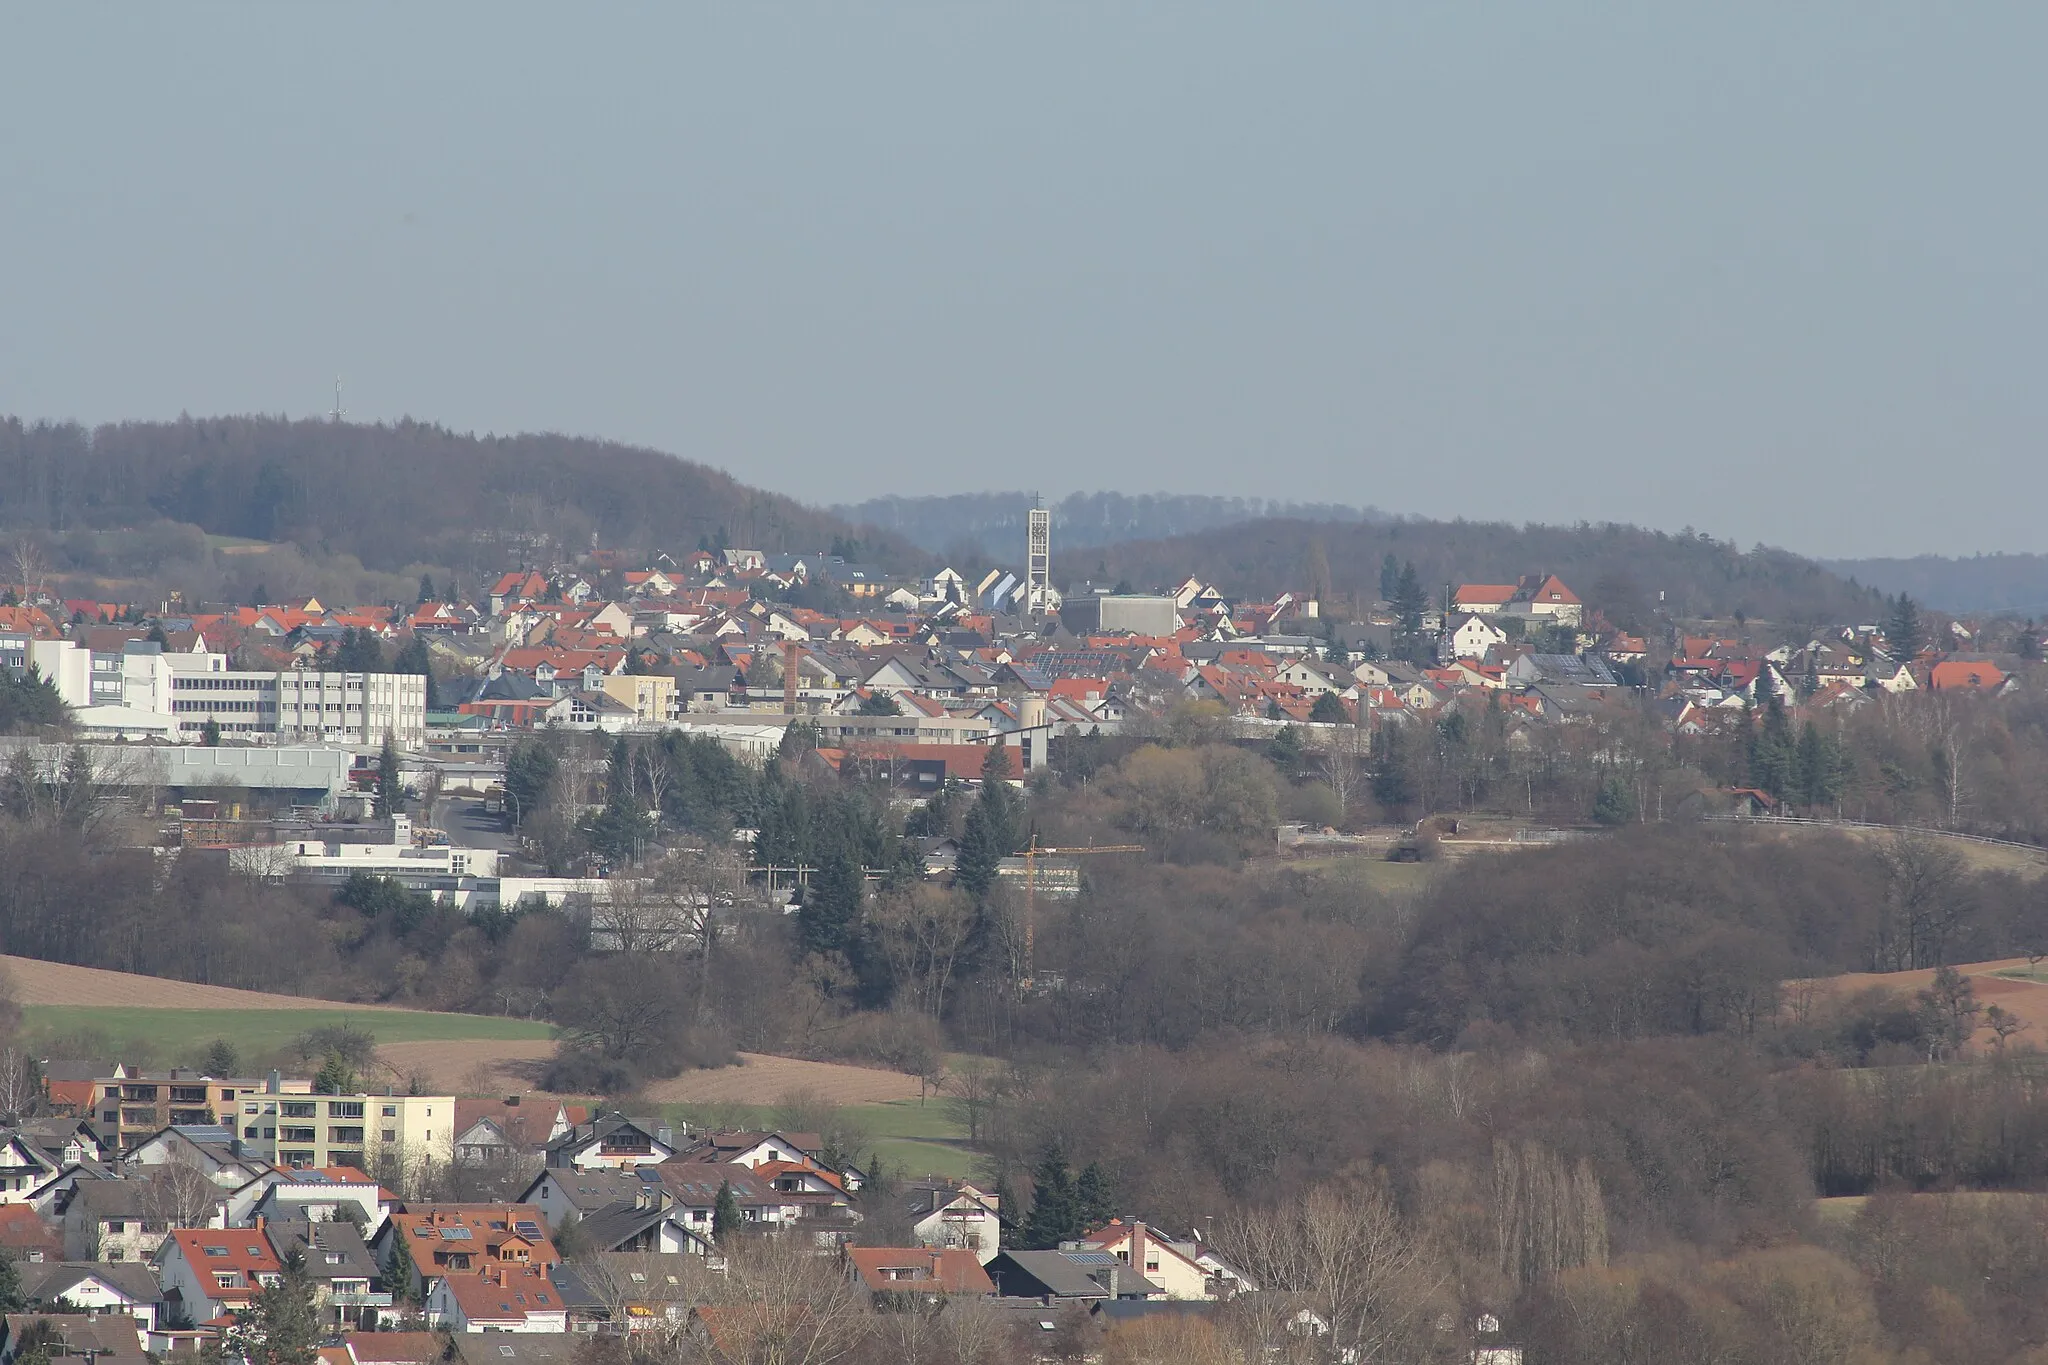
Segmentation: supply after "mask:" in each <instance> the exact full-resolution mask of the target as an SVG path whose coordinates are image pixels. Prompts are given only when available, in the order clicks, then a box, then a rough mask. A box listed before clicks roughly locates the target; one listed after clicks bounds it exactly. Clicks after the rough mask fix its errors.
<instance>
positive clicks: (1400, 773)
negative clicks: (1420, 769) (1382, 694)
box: [1372, 721, 1415, 807]
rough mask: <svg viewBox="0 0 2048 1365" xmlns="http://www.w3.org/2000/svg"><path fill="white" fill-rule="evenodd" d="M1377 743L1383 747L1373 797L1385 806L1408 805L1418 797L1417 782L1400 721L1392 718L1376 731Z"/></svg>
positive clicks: (1374, 742)
mask: <svg viewBox="0 0 2048 1365" xmlns="http://www.w3.org/2000/svg"><path fill="white" fill-rule="evenodd" d="M1373 745H1374V747H1375V748H1376V749H1378V750H1379V752H1378V754H1377V755H1376V758H1377V760H1378V764H1377V766H1376V767H1375V768H1374V769H1373V775H1372V799H1373V800H1375V801H1377V802H1379V803H1380V804H1381V805H1382V806H1389V807H1398V806H1405V805H1407V804H1408V803H1409V802H1410V801H1413V800H1414V799H1415V785H1414V783H1413V782H1412V781H1410V779H1409V775H1408V741H1407V739H1406V738H1405V737H1404V736H1403V735H1402V734H1401V725H1400V722H1399V721H1389V722H1387V723H1386V724H1384V725H1382V726H1380V728H1379V729H1378V730H1377V731H1376V732H1374V735H1373Z"/></svg>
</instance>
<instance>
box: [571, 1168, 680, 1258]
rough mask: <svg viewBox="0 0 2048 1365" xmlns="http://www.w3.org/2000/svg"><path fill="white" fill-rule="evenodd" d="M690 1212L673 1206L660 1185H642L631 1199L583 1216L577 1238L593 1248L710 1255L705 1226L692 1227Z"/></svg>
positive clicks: (577, 1229) (598, 1249)
mask: <svg viewBox="0 0 2048 1365" xmlns="http://www.w3.org/2000/svg"><path fill="white" fill-rule="evenodd" d="M689 1216H690V1215H689V1212H688V1210H685V1209H680V1208H678V1207H676V1206H675V1204H674V1203H672V1202H671V1201H670V1200H669V1199H668V1198H667V1192H666V1191H665V1190H664V1189H663V1188H662V1187H661V1186H660V1185H647V1184H644V1183H643V1184H642V1186H641V1188H640V1190H639V1191H638V1192H637V1193H636V1194H635V1195H634V1197H633V1198H631V1199H621V1200H619V1201H618V1202H617V1203H613V1204H607V1205H605V1206H604V1207H603V1208H601V1209H598V1210H596V1211H595V1212H593V1213H590V1214H587V1215H585V1216H584V1217H583V1218H581V1219H579V1220H578V1221H577V1224H576V1232H577V1237H578V1240H580V1241H581V1242H583V1244H584V1245H586V1246H588V1247H590V1248H592V1249H593V1250H596V1251H609V1252H651V1253H655V1254H658V1255H663V1256H679V1255H692V1256H709V1255H710V1254H711V1250H712V1244H711V1229H710V1227H709V1226H708V1225H699V1226H697V1227H692V1226H691V1225H690V1223H689V1221H688V1220H689Z"/></svg>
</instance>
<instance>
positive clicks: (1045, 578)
mask: <svg viewBox="0 0 2048 1365" xmlns="http://www.w3.org/2000/svg"><path fill="white" fill-rule="evenodd" d="M1052 610H1053V596H1052V513H1051V512H1048V511H1047V510H1046V509H1045V508H1043V507H1033V508H1032V509H1031V524H1030V538H1029V541H1028V543H1027V544H1026V546H1025V550H1024V614H1025V615H1026V616H1044V615H1047V614H1049V613H1050V612H1051V611H1052Z"/></svg>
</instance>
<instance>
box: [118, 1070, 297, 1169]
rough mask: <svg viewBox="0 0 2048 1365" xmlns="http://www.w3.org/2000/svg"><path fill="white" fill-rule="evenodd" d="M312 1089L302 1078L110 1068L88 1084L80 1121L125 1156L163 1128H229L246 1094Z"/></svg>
mask: <svg viewBox="0 0 2048 1365" xmlns="http://www.w3.org/2000/svg"><path fill="white" fill-rule="evenodd" d="M312 1088H313V1083H312V1082H311V1081H308V1080H305V1079H304V1078H294V1077H274V1078H271V1079H258V1078H255V1077H212V1076H205V1075H201V1074H200V1073H198V1072H196V1071H191V1070H186V1069H181V1068H178V1067H172V1068H171V1069H170V1070H169V1071H156V1072H145V1071H130V1070H129V1069H128V1068H126V1067H125V1066H120V1065H116V1066H115V1067H114V1073H113V1074H112V1075H111V1076H103V1077H99V1078H97V1079H95V1080H94V1081H93V1083H92V1099H93V1103H92V1112H91V1113H90V1114H88V1115H86V1116H85V1117H86V1121H87V1122H88V1123H89V1124H91V1125H92V1130H93V1132H94V1133H95V1134H97V1135H98V1137H99V1140H100V1144H101V1145H102V1146H103V1147H105V1148H106V1149H107V1150H108V1151H111V1152H126V1151H127V1150H128V1149H129V1148H131V1147H133V1146H134V1145H135V1144H136V1143H138V1142H140V1141H142V1140H143V1139H144V1138H147V1137H149V1136H151V1135H152V1134H155V1133H158V1132H160V1131H162V1130H163V1129H165V1128H171V1127H183V1128H198V1127H208V1126H211V1125H214V1124H219V1125H222V1126H224V1127H232V1126H233V1125H234V1120H235V1115H236V1113H237V1112H238V1111H239V1109H240V1106H241V1104H242V1102H243V1101H244V1100H245V1099H246V1098H247V1097H248V1096H250V1095H254V1094H257V1093H260V1092H263V1091H266V1090H273V1089H274V1090H275V1092H276V1093H293V1092H295V1093H298V1094H305V1093H307V1092H309V1091H311V1090H312Z"/></svg>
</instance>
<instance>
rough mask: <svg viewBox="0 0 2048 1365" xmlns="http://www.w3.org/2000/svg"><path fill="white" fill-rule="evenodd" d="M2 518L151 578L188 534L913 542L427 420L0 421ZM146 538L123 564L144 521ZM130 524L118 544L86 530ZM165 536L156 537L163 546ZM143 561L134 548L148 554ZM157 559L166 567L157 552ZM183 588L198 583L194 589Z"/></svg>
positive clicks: (87, 567) (65, 549)
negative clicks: (376, 422)
mask: <svg viewBox="0 0 2048 1365" xmlns="http://www.w3.org/2000/svg"><path fill="white" fill-rule="evenodd" d="M0 525H4V526H7V527H13V528H25V529H33V530H39V531H43V532H47V533H50V537H51V538H50V541H49V544H50V549H51V554H52V557H53V558H54V559H55V560H56V561H57V562H55V563H53V565H52V566H51V567H52V568H53V569H54V570H55V571H57V572H60V573H61V572H64V571H66V570H67V569H71V568H74V567H75V568H77V569H79V570H80V571H83V572H94V571H106V572H125V573H128V574H135V575H142V574H148V573H153V572H157V571H158V569H159V568H160V566H161V564H160V562H161V561H163V560H165V559H166V558H169V557H181V558H184V559H186V560H187V561H189V559H190V558H191V557H192V556H191V551H192V548H193V547H191V546H190V545H187V544H184V543H183V541H182V540H181V538H180V537H181V532H180V529H179V528H187V529H186V530H185V531H183V532H182V535H183V536H184V537H185V538H188V539H189V538H190V537H191V535H192V534H193V533H192V532H191V531H190V530H189V528H197V529H198V531H201V532H204V533H205V534H207V535H212V536H229V537H240V538H246V539H249V540H255V541H265V542H288V543H290V544H292V545H294V546H296V547H297V548H298V549H299V550H300V551H301V552H302V553H304V554H306V555H311V556H318V557H321V558H323V559H324V558H328V557H338V556H345V557H347V558H349V559H351V560H353V561H357V562H359V563H360V565H362V566H363V567H365V568H367V569H369V570H371V571H375V572H386V573H400V572H408V573H412V574H414V575H415V576H416V574H417V570H418V567H419V566H422V565H426V566H437V567H440V568H441V569H442V570H443V571H444V572H446V571H451V570H452V571H455V572H457V573H459V574H461V575H462V576H463V580H464V582H465V583H469V584H474V583H477V582H481V581H482V580H483V579H484V578H485V577H486V576H494V575H495V574H496V573H497V572H498V571H500V570H501V569H503V568H504V567H506V566H508V565H517V564H520V563H523V562H530V561H533V560H535V559H543V560H544V559H545V558H547V557H548V555H549V554H551V553H555V552H559V551H561V550H567V551H568V552H569V553H572V554H573V553H578V552H581V551H583V550H586V549H588V548H589V547H590V545H591V543H592V540H593V538H595V539H597V540H598V541H601V542H602V543H604V544H607V545H624V546H637V547H640V548H643V549H665V550H669V551H672V552H675V551H682V550H689V549H695V548H697V547H698V545H699V544H700V543H701V544H719V543H722V544H729V545H745V546H750V547H753V548H758V549H763V550H768V551H771V552H772V551H782V550H815V549H818V548H820V547H822V546H825V545H828V544H830V543H831V542H833V541H835V540H839V541H845V540H849V539H859V540H860V541H861V543H862V545H863V547H864V550H865V552H866V553H868V554H869V555H871V556H872V557H873V558H874V559H876V560H877V561H879V562H882V563H884V564H888V565H895V566H903V567H912V568H914V567H916V566H917V565H918V564H919V563H920V562H921V556H920V555H919V552H918V551H917V550H916V549H915V548H914V547H912V546H911V545H910V544H909V543H908V542H907V541H904V540H902V539H900V538H898V537H896V536H893V535H890V534H888V533H886V532H882V533H865V534H864V533H861V532H859V531H858V530H857V529H856V528H854V527H852V526H849V525H848V524H847V523H845V522H843V521H841V520H839V519H838V518H836V517H832V516H830V515H827V514H826V513H823V512H818V511H815V510H813V509H811V508H808V507H805V506H803V505H802V504H800V503H797V502H795V501H793V500H792V499H789V498H786V497H782V496H780V495H778V494H774V493H767V492H763V491H761V490H760V489H757V488H749V487H747V486H746V485H745V484H742V483H740V482H739V481H737V480H736V479H734V478H732V477H731V476H730V475H728V474H725V473H722V472H720V471H719V470H716V469H712V468H710V467H708V466H705V465H701V464H693V463H691V462H689V461H686V460H680V459H677V458H675V457H673V456H670V455H665V454H663V453H661V452H660V451H655V450H648V449H644V448H641V447H637V446H626V445H619V444H616V443H613V442H605V441H594V440H586V439H581V438H576V437H568V436H555V435H528V436H506V437H494V436H483V437H479V436H475V435H472V434H464V433H458V432H453V431H449V430H447V429H446V428H443V427H438V426H433V425H429V424H426V423H420V422H413V421H403V422H399V423H397V424H395V425H389V426H384V425H379V426H366V425H359V424H355V423H333V422H317V421H288V420H285V419H283V418H272V417H223V418H205V419H194V418H182V419H180V420H178V421H175V422H124V423H119V424H114V425H107V426H101V427H96V428H86V427H82V426H78V425H75V424H63V425H51V424H33V425H31V424H25V423H23V422H22V421H20V420H19V419H7V420H4V421H0ZM138 529H141V530H144V531H145V532H147V535H148V537H149V538H148V540H147V541H146V542H145V543H144V544H143V545H141V546H139V547H137V551H136V553H135V554H131V555H128V556H127V557H126V559H125V561H118V560H116V561H111V562H104V563H102V564H100V565H95V564H93V563H91V562H86V563H78V564H73V563H70V562H67V561H68V560H70V559H71V558H73V556H72V554H71V551H70V547H71V546H72V544H73V541H74V539H75V540H76V542H77V546H78V556H77V557H78V558H82V559H83V558H89V557H90V556H93V555H98V556H100V557H102V559H103V560H105V559H106V558H107V557H109V556H120V555H122V554H123V552H124V551H126V550H127V548H128V544H127V543H128V541H129V539H130V538H131V537H132V536H133V535H134V533H135V531H136V530H138ZM110 530H119V531H121V532H122V533H123V534H122V535H121V536H120V537H118V538H116V540H115V542H114V543H111V544H110V543H107V541H106V540H105V538H96V537H94V536H93V534H92V533H94V532H105V531H110ZM159 541H160V542H162V543H161V544H158V543H157V542H159ZM138 556H139V559H138ZM151 556H154V557H155V558H156V559H157V560H158V561H159V563H155V564H153V563H151V562H149V560H150V557H151ZM185 586H187V588H188V590H189V589H190V588H191V587H193V586H195V585H190V584H188V585H185Z"/></svg>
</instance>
